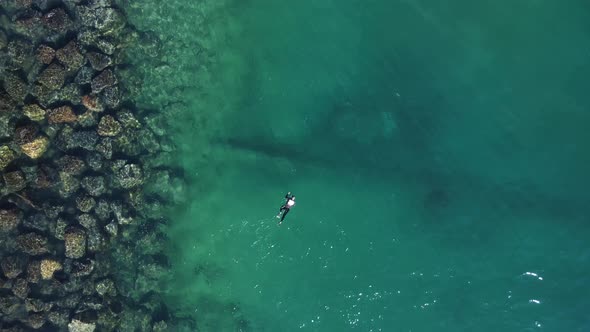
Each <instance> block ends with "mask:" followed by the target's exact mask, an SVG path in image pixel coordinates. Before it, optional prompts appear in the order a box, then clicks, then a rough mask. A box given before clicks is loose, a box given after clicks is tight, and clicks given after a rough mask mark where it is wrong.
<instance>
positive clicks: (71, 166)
mask: <svg viewBox="0 0 590 332" xmlns="http://www.w3.org/2000/svg"><path fill="white" fill-rule="evenodd" d="M56 164H57V166H58V169H59V170H60V171H61V172H64V173H68V174H72V175H78V174H81V173H82V172H83V171H84V169H85V168H86V164H85V163H84V160H82V159H80V158H78V157H75V156H70V155H65V156H63V157H61V158H60V159H58V160H57V162H56Z"/></svg>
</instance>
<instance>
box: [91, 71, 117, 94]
mask: <svg viewBox="0 0 590 332" xmlns="http://www.w3.org/2000/svg"><path fill="white" fill-rule="evenodd" d="M116 83H117V78H116V77H115V74H113V71H112V70H110V69H106V70H104V71H103V72H101V73H100V74H99V75H98V76H96V77H95V78H93V79H92V82H91V84H90V85H91V87H92V92H93V93H99V92H101V91H102V90H103V89H104V88H106V87H109V86H112V85H114V84H116Z"/></svg>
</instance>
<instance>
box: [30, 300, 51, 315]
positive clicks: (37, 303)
mask: <svg viewBox="0 0 590 332" xmlns="http://www.w3.org/2000/svg"><path fill="white" fill-rule="evenodd" d="M52 307H53V303H51V302H43V300H40V299H34V298H33V299H32V298H28V299H26V300H25V308H26V309H27V311H29V312H47V311H49V310H51V308H52Z"/></svg>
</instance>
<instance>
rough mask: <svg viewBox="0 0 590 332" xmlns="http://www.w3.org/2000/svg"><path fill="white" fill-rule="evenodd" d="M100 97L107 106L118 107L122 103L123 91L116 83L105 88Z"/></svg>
mask: <svg viewBox="0 0 590 332" xmlns="http://www.w3.org/2000/svg"><path fill="white" fill-rule="evenodd" d="M100 97H101V100H102V102H103V103H104V104H105V106H107V107H110V108H117V107H119V105H120V104H121V91H119V87H118V86H116V85H113V86H109V87H106V88H104V90H102V92H101V95H100Z"/></svg>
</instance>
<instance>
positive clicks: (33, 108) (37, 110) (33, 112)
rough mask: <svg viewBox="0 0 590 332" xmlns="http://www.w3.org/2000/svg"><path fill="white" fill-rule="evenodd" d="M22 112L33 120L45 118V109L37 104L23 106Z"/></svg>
mask: <svg viewBox="0 0 590 332" xmlns="http://www.w3.org/2000/svg"><path fill="white" fill-rule="evenodd" d="M23 113H24V114H25V115H26V116H27V117H28V118H29V119H31V120H33V121H43V119H45V110H44V109H43V108H41V106H39V105H37V104H29V105H26V106H24V107H23Z"/></svg>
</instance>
